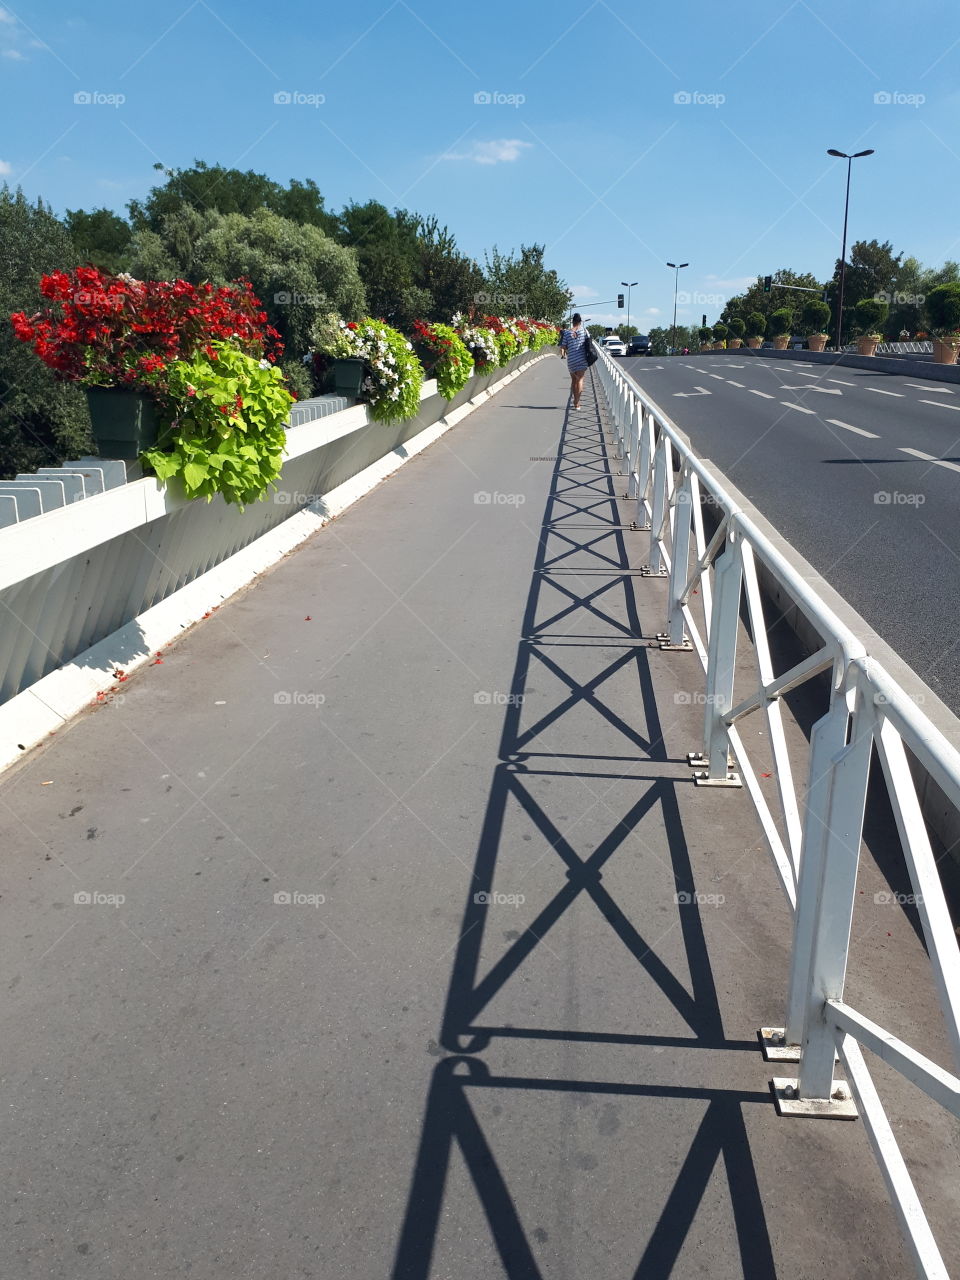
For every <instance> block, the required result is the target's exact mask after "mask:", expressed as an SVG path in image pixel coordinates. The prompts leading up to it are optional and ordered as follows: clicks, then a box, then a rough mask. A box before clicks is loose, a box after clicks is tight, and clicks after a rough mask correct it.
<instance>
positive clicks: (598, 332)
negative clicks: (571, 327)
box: [587, 324, 607, 338]
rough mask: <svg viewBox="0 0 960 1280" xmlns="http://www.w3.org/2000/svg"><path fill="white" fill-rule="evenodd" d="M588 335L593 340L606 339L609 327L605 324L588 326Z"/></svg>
mask: <svg viewBox="0 0 960 1280" xmlns="http://www.w3.org/2000/svg"><path fill="white" fill-rule="evenodd" d="M587 333H589V335H590V337H591V338H605V337H606V336H607V326H606V325H605V324H588V325H587Z"/></svg>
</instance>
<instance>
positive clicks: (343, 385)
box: [310, 312, 364, 401]
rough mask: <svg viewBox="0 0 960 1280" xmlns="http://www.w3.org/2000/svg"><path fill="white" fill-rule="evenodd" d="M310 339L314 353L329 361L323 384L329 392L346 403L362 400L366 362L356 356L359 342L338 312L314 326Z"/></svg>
mask: <svg viewBox="0 0 960 1280" xmlns="http://www.w3.org/2000/svg"><path fill="white" fill-rule="evenodd" d="M310 338H311V341H312V342H313V345H314V348H315V350H316V351H319V352H321V353H322V354H323V356H324V357H325V358H326V361H327V368H326V373H325V377H326V381H325V383H324V384H323V385H324V386H325V388H326V390H327V391H330V392H332V393H333V394H334V395H338V396H343V398H344V399H345V400H350V401H357V400H359V399H360V391H361V388H362V386H363V377H364V363H363V360H362V358H361V357H360V356H358V355H357V353H356V343H355V342H354V340H353V334H352V331H351V330H349V329H348V328H347V325H346V322H345V321H343V320H341V319H340V317H339V316H338V315H337V314H336V312H329V313H328V314H327V315H325V316H323V317H322V318H321V319H320V320H318V321H317V323H316V324H315V325H314V327H313V330H312V331H311V334H310Z"/></svg>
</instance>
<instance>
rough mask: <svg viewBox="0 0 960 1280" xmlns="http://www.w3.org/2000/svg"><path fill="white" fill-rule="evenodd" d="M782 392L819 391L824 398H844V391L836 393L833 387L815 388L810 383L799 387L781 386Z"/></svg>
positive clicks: (801, 384) (802, 383)
mask: <svg viewBox="0 0 960 1280" xmlns="http://www.w3.org/2000/svg"><path fill="white" fill-rule="evenodd" d="M780 390H781V391H819V392H820V394H821V395H824V396H842V395H843V392H842V391H835V390H834V388H833V387H814V386H811V384H810V383H809V382H801V383H800V385H799V387H788V386H786V385H784V386H781V388H780Z"/></svg>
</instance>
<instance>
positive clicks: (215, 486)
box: [142, 342, 293, 507]
mask: <svg viewBox="0 0 960 1280" xmlns="http://www.w3.org/2000/svg"><path fill="white" fill-rule="evenodd" d="M292 403H293V397H292V396H291V395H290V392H289V391H288V390H287V389H286V387H285V386H284V384H283V374H282V373H281V371H280V370H279V369H278V368H277V367H276V366H275V365H272V364H270V363H269V361H267V360H256V359H254V358H253V357H252V356H248V355H245V354H244V353H243V352H242V351H238V350H237V349H236V348H235V347H234V346H232V345H231V344H230V343H227V342H211V343H209V344H208V346H207V347H205V348H204V350H202V351H200V352H198V353H197V354H196V355H194V356H193V357H192V358H191V359H189V360H174V361H172V362H171V363H170V364H169V365H168V366H167V394H166V399H165V402H164V405H165V409H166V413H165V415H164V416H165V417H166V419H167V427H166V431H165V432H164V433H163V434H162V435H161V443H160V445H159V446H158V447H157V448H155V449H149V450H147V451H146V452H145V453H144V454H143V455H142V456H143V458H144V460H145V462H147V463H148V464H149V466H150V467H151V468H152V469H153V471H154V473H155V474H156V476H157V477H158V478H159V479H160V480H163V481H167V480H170V479H172V478H173V477H174V476H178V477H179V478H180V479H181V480H182V481H183V486H184V489H185V490H186V493H187V496H188V497H190V498H206V499H207V500H208V501H209V500H210V499H211V498H212V497H213V495H214V494H215V493H221V494H222V495H223V497H224V498H225V500H226V501H227V502H231V503H235V504H236V505H238V506H240V507H243V506H244V505H245V504H246V503H248V502H253V501H255V500H256V499H258V498H262V497H263V495H264V493H265V491H266V489H267V486H268V485H269V484H270V482H271V481H272V480H274V479H276V477H277V476H278V475H279V474H280V468H281V466H282V455H283V446H284V442H285V439H286V431H285V423H286V421H287V417H288V415H289V412H290V405H291V404H292Z"/></svg>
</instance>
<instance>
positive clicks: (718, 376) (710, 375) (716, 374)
mask: <svg viewBox="0 0 960 1280" xmlns="http://www.w3.org/2000/svg"><path fill="white" fill-rule="evenodd" d="M707 377H708V378H716V379H717V380H718V381H719V382H723V375H722V374H720V373H708V374H707Z"/></svg>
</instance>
